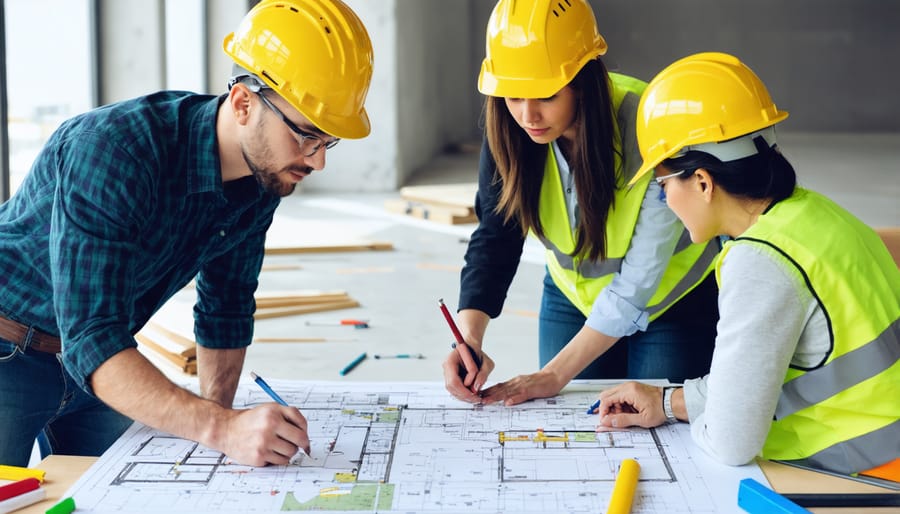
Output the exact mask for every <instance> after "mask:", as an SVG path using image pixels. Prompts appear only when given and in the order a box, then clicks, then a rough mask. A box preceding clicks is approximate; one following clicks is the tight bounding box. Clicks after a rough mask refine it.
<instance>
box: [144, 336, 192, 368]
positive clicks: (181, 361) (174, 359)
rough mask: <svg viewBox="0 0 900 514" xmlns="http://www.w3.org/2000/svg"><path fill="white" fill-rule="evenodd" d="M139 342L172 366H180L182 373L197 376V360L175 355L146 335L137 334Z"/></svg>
mask: <svg viewBox="0 0 900 514" xmlns="http://www.w3.org/2000/svg"><path fill="white" fill-rule="evenodd" d="M134 338H135V339H137V341H138V342H139V343H140V344H142V345H144V346H146V347H147V348H149V349H151V350H153V351H154V352H155V353H156V354H157V355H159V356H160V357H162V358H164V359H166V360H168V361H169V362H171V363H172V364H174V365H176V366H178V367H179V368H180V369H181V370H182V371H184V372H185V373H187V374H189V375H196V374H197V359H196V358H193V357H192V358H187V357H183V356H181V355H177V354H174V353H172V352H170V351H168V350H167V349H166V348H164V347H163V346H161V345H159V344H158V343H157V342H156V341H154V340H152V339H150V338H149V337H147V336H146V335H144V334H141V333H137V334H135V336H134Z"/></svg>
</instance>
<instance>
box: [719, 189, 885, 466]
mask: <svg viewBox="0 0 900 514" xmlns="http://www.w3.org/2000/svg"><path fill="white" fill-rule="evenodd" d="M737 244H754V245H763V246H764V247H765V248H767V249H768V250H769V251H771V252H774V253H776V254H778V255H780V256H782V257H783V258H784V259H785V260H786V261H787V262H789V263H791V264H792V265H793V267H794V268H795V269H796V273H797V276H798V277H799V278H800V279H802V280H803V282H804V283H805V284H806V286H807V287H808V288H809V291H810V292H811V293H812V296H813V298H815V299H816V301H817V302H818V304H819V306H820V307H821V308H822V312H823V313H824V314H825V317H826V319H827V320H828V327H829V329H830V334H829V337H830V339H831V343H832V345H831V351H830V352H829V353H828V355H827V356H826V357H825V359H824V360H823V362H821V363H819V364H818V365H816V366H814V367H811V368H808V369H807V368H799V367H796V366H791V367H790V368H789V369H788V373H787V376H786V377H785V379H784V385H783V386H782V388H781V395H780V397H779V399H778V406H777V408H776V410H775V420H774V421H773V422H772V428H771V429H770V430H769V435H768V437H767V438H766V442H765V444H764V445H763V450H762V457H763V458H766V459H778V460H798V459H806V461H807V462H808V463H810V464H812V465H814V466H817V467H821V468H825V469H829V470H833V471H837V472H840V473H856V472H859V471H863V470H867V469H869V468H873V467H875V466H878V465H881V464H884V463H885V462H889V461H891V460H893V459H896V458H898V457H900V270H898V269H897V265H896V264H895V263H894V260H893V259H892V258H891V255H890V253H888V251H887V249H886V248H885V247H884V244H883V243H882V242H881V239H880V238H879V237H878V235H877V234H876V233H875V231H873V230H872V229H871V228H869V227H868V226H866V225H865V224H863V223H862V222H861V221H859V220H858V219H856V218H855V217H854V216H852V215H851V214H849V213H848V212H847V211H845V210H844V209H842V208H841V207H839V206H838V205H836V204H835V203H834V202H832V201H831V200H829V199H827V198H825V197H824V196H822V195H820V194H818V193H815V192H812V191H808V190H805V189H802V188H799V187H798V188H797V189H796V190H795V191H794V193H793V195H792V196H790V197H789V198H787V199H785V200H783V201H781V202H778V203H777V204H775V206H773V207H772V209H771V210H770V211H769V212H767V213H766V214H764V215H762V216H760V217H759V220H758V221H757V222H756V223H755V224H754V225H753V226H752V227H750V228H749V229H748V230H747V231H746V232H745V233H743V234H741V235H740V236H739V237H737V238H735V240H734V241H729V242H728V243H726V244H725V249H723V251H722V256H721V258H720V260H719V264H718V266H717V269H716V276H717V279H719V278H720V276H719V273H720V270H721V265H722V264H721V263H722V261H724V259H725V258H726V254H727V252H728V250H729V249H730V248H731V247H732V246H733V245H737ZM750 307H751V308H752V306H750Z"/></svg>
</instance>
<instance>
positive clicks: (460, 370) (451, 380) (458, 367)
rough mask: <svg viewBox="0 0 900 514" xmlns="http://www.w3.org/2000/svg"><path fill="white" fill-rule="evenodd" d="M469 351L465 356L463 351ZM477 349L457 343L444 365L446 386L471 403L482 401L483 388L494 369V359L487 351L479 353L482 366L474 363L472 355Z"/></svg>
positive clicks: (451, 392) (449, 390)
mask: <svg viewBox="0 0 900 514" xmlns="http://www.w3.org/2000/svg"><path fill="white" fill-rule="evenodd" d="M467 350H468V351H469V352H471V353H469V354H468V355H466V356H465V358H464V357H463V356H462V355H460V353H461V352H464V351H467ZM476 351H477V350H475V349H474V348H472V347H471V346H468V345H466V346H462V345H456V348H454V349H453V350H451V351H450V354H449V355H447V358H446V359H444V364H443V365H442V367H443V369H444V386H445V387H446V388H447V391H448V392H449V393H450V394H452V395H453V397H454V398H457V399H459V400H462V401H464V402H469V403H481V402H482V397H481V388H482V386H484V384H485V382H487V378H488V376H489V375H490V374H491V371H493V370H494V361H493V359H491V358H490V357H488V355H487V354H486V353H479V354H478V356H479V358H480V359H481V368H480V369H478V368H477V367H475V365H474V361H473V360H472V357H471V355H472V354H473V353H475V352H476Z"/></svg>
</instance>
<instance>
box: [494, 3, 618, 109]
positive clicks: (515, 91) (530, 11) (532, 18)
mask: <svg viewBox="0 0 900 514" xmlns="http://www.w3.org/2000/svg"><path fill="white" fill-rule="evenodd" d="M605 53H606V41H604V40H603V36H601V35H600V32H598V31H597V22H596V20H595V19H594V11H593V10H591V6H590V5H588V3H587V1H586V0H552V1H551V0H537V1H531V2H523V1H516V0H500V2H498V3H497V5H495V6H494V10H493V12H491V18H490V20H489V21H488V26H487V38H486V44H485V58H484V61H483V62H482V63H481V73H480V74H479V75H478V91H480V92H481V93H482V94H485V95H489V96H504V97H512V98H547V97H550V96H553V95H555V94H556V93H557V92H558V91H559V90H560V89H562V88H563V87H565V85H566V84H568V83H569V82H570V81H571V80H572V79H573V78H574V77H575V75H576V74H577V73H578V72H579V70H581V68H582V67H583V66H584V65H585V63H587V62H588V61H590V60H591V59H594V58H595V57H597V56H598V55H603V54H605Z"/></svg>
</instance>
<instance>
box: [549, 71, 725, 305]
mask: <svg viewBox="0 0 900 514" xmlns="http://www.w3.org/2000/svg"><path fill="white" fill-rule="evenodd" d="M609 75H610V80H611V86H612V91H611V92H612V100H613V109H614V111H615V112H616V120H615V126H616V136H617V137H616V138H615V150H616V158H615V166H616V175H617V177H616V178H617V180H618V181H619V182H618V183H619V184H626V183H628V181H629V180H630V179H631V177H632V176H633V175H634V172H635V171H637V169H638V168H639V167H640V165H641V163H642V160H641V155H640V152H639V150H638V147H637V139H636V137H635V126H634V125H635V120H636V119H637V105H638V101H639V100H640V96H641V93H642V92H643V90H644V88H645V87H646V83H644V82H642V81H640V80H637V79H634V78H631V77H627V76H624V75H619V74H616V73H610V74H609ZM620 154H621V155H623V156H624V159H625V161H624V163H623V162H622V159H621V158H620V157H619V155H620ZM651 179H652V174H650V173H648V174H646V175H645V176H644V178H642V179H641V180H640V181H639V182H638V183H636V184H635V185H634V186H633V187H631V188H626V187H624V186H620V187H618V188H617V189H616V195H615V207H614V208H613V209H611V210H610V212H609V216H608V218H607V222H606V243H607V249H606V259H603V260H590V259H588V258H587V257H586V253H587V252H582V254H581V255H577V256H572V252H573V251H574V250H575V242H576V234H575V227H572V226H570V225H569V215H568V213H567V211H566V200H565V193H564V191H563V186H562V184H561V183H560V178H559V167H558V165H557V162H556V156H555V155H554V152H553V150H552V148H551V146H550V145H547V160H546V163H545V165H544V178H543V183H542V185H541V196H540V207H539V215H540V219H541V226H542V227H543V229H544V237H542V238H540V240H541V242H542V243H543V244H544V246H545V247H546V248H547V251H546V253H547V268H548V270H549V272H550V276H551V277H552V278H553V281H554V283H555V284H556V286H557V287H559V290H560V291H562V293H563V294H564V295H566V297H567V298H568V299H569V301H571V302H572V304H573V305H575V306H576V307H577V308H578V309H579V310H580V311H581V312H582V313H583V314H584V315H585V316H587V315H589V314H590V312H591V306H592V305H593V303H594V300H595V299H596V298H597V296H598V295H599V294H600V292H601V291H603V289H604V288H606V286H608V285H609V283H610V282H612V279H613V277H614V276H615V274H616V273H617V272H618V271H619V270H620V269H621V267H622V260H623V259H624V257H625V253H626V252H627V251H628V247H629V246H630V244H631V236H632V234H634V227H635V225H636V224H637V219H638V214H639V213H640V209H641V203H642V202H643V200H644V194H645V193H646V192H647V187H648V186H649V184H650V180H651ZM718 251H719V248H718V242H717V241H710V242H708V243H706V244H693V243H691V239H690V234H688V231H687V230H684V232H683V233H682V237H681V240H679V242H678V246H677V247H676V249H675V254H674V255H673V256H672V258H671V260H670V261H669V264H668V266H667V268H666V270H665V272H664V274H663V276H662V280H661V282H660V285H659V287H658V288H657V290H656V292H655V293H654V295H653V296H652V297H651V298H650V301H649V302H648V304H647V306H646V309H647V311H648V312H649V315H650V319H651V320H653V319H655V318H657V317H658V316H660V315H661V314H662V313H663V312H665V310H666V309H668V308H669V307H670V306H671V305H672V304H674V303H675V302H676V301H677V300H678V299H679V298H681V297H682V296H684V295H685V294H687V293H688V292H689V291H690V290H691V289H693V288H694V287H695V286H696V285H697V284H699V283H700V282H701V281H702V280H703V279H704V278H705V277H706V276H707V275H708V274H709V273H710V272H711V271H712V269H713V263H714V260H715V257H716V255H717V254H718Z"/></svg>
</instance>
